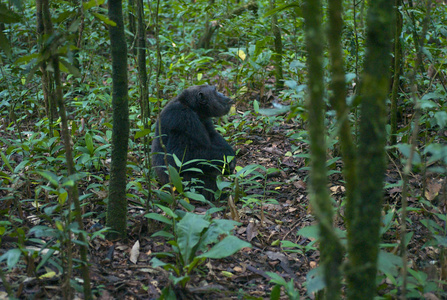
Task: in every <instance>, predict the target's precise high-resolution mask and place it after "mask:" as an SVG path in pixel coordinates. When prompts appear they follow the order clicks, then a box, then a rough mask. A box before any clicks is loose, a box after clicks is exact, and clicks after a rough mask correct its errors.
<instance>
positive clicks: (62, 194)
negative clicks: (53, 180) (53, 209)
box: [58, 189, 68, 205]
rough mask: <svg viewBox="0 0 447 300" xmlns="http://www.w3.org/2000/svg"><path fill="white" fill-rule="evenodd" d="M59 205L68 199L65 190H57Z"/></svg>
mask: <svg viewBox="0 0 447 300" xmlns="http://www.w3.org/2000/svg"><path fill="white" fill-rule="evenodd" d="M58 198H59V204H61V205H64V203H65V201H66V200H67V198H68V192H67V191H66V190H65V189H59V195H58Z"/></svg>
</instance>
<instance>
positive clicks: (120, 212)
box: [107, 0, 129, 239]
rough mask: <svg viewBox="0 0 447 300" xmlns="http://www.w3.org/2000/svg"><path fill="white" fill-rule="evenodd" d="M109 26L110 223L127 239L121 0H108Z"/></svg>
mask: <svg viewBox="0 0 447 300" xmlns="http://www.w3.org/2000/svg"><path fill="white" fill-rule="evenodd" d="M108 5H109V6H108V8H109V19H110V20H112V21H113V22H115V23H116V25H115V26H109V35H110V45H111V52H112V81H113V88H112V109H113V116H112V117H113V130H112V163H111V170H110V183H109V200H108V203H107V226H108V227H110V228H111V232H110V233H109V235H108V237H109V238H110V239H116V238H121V239H126V237H127V236H126V229H127V226H126V220H127V219H126V216H127V199H126V182H127V178H126V169H127V150H128V143H129V106H128V94H127V47H126V39H125V36H124V22H123V9H122V0H109V4H108Z"/></svg>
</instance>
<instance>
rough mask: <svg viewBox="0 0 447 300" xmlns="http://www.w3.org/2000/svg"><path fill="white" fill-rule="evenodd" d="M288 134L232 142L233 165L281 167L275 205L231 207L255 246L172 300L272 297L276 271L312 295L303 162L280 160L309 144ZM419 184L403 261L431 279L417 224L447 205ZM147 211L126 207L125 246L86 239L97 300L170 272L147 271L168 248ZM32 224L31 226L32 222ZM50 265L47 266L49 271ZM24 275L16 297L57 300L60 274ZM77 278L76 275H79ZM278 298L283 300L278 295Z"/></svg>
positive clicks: (90, 225)
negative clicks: (304, 232) (134, 256)
mask: <svg viewBox="0 0 447 300" xmlns="http://www.w3.org/2000/svg"><path fill="white" fill-rule="evenodd" d="M289 130H294V131H297V130H301V129H300V128H298V126H297V125H296V124H291V123H285V122H284V123H282V124H280V125H279V126H278V127H273V128H272V130H271V131H270V132H269V133H268V134H262V133H259V134H253V133H251V134H247V136H245V138H246V139H247V140H251V141H252V142H251V143H250V144H241V145H236V148H237V149H239V153H238V157H237V164H238V165H239V166H246V165H249V164H260V165H263V166H265V167H266V168H270V167H274V168H278V169H280V170H281V171H280V172H278V173H274V174H272V176H270V177H269V179H268V180H269V181H271V182H273V181H274V182H281V184H275V185H273V187H274V190H275V191H276V192H277V193H275V194H271V195H268V197H269V198H274V199H276V200H277V202H278V204H264V205H263V206H262V207H260V206H255V207H254V208H253V209H251V208H249V207H248V206H245V207H244V206H243V203H237V204H236V206H237V208H238V211H239V216H240V220H239V221H240V223H241V225H240V226H239V227H237V228H236V229H235V235H236V236H238V237H239V238H241V239H242V240H245V241H249V242H250V243H251V244H252V246H253V247H252V248H244V249H242V250H241V251H239V252H237V253H236V254H234V255H232V256H230V257H227V258H225V259H218V260H209V261H207V262H206V264H205V265H203V266H201V267H200V268H199V269H198V272H196V273H194V274H192V275H191V281H190V283H189V284H188V286H187V289H183V290H180V289H179V290H177V291H176V292H177V294H176V296H177V298H178V299H182V298H183V299H224V298H226V299H266V298H269V297H270V294H271V290H272V287H273V284H272V283H269V281H270V278H269V276H268V275H267V274H266V272H276V273H277V274H279V275H281V276H282V277H283V278H284V279H285V280H286V281H290V280H291V279H293V281H294V285H295V288H296V289H297V290H299V292H300V295H301V296H304V297H305V298H313V295H309V294H307V292H306V291H307V287H306V275H307V274H308V273H309V271H311V270H312V269H314V268H316V267H317V266H318V262H319V252H318V251H317V250H316V248H315V247H316V246H317V245H315V244H314V245H312V244H310V245H309V243H311V242H312V241H311V240H312V239H311V238H306V237H303V236H301V235H298V234H297V231H298V230H300V229H302V228H304V227H307V226H309V225H313V224H315V223H316V222H315V218H314V217H313V215H312V212H311V208H310V205H309V199H308V195H307V191H306V176H307V170H306V168H304V167H306V160H305V158H303V157H293V156H289V155H286V153H287V152H289V151H291V150H292V143H293V144H294V145H295V146H298V147H299V148H301V149H302V151H303V153H306V152H307V144H305V143H304V142H299V141H296V140H291V139H290V138H288V137H287V132H288V131H289ZM300 143H302V144H300ZM389 158H390V159H389V167H388V170H387V172H386V178H385V181H386V182H387V183H390V184H393V183H397V182H398V181H399V180H400V179H401V174H400V170H401V168H402V167H401V165H400V163H398V162H396V160H395V159H392V157H391V156H390V157H389ZM341 167H342V165H341V163H340V162H338V163H336V164H334V166H332V167H331V168H332V169H333V170H336V171H340V170H341ZM303 168H304V169H303ZM133 176H140V175H138V174H134V175H133ZM423 181H424V179H423V177H422V175H420V174H412V176H411V178H410V190H411V193H410V194H411V195H420V194H424V193H425V195H424V198H426V201H432V202H433V201H438V202H439V203H436V205H424V204H423V203H422V202H420V201H418V200H417V199H416V198H415V197H410V198H409V207H410V212H409V219H410V222H408V226H409V228H408V231H411V232H413V236H412V238H411V241H410V242H409V246H408V252H409V261H410V265H411V266H412V268H414V269H420V270H423V271H424V272H426V273H427V274H429V276H435V277H436V276H438V275H437V274H439V264H431V263H430V262H432V261H439V257H440V253H439V251H438V250H437V249H438V248H434V247H431V246H430V245H426V243H427V242H428V241H429V239H430V234H429V232H428V230H427V228H426V227H424V226H421V225H420V224H421V223H420V221H419V220H420V219H423V218H425V217H426V216H427V215H431V214H432V213H437V212H440V211H441V212H444V213H445V211H446V203H445V201H441V200H439V199H440V198H441V197H440V196H439V195H438V194H440V193H441V192H442V191H441V187H442V186H444V183H443V182H442V181H441V180H440V179H438V178H432V177H430V175H429V174H428V175H426V176H425V182H426V185H425V187H424V189H425V192H422V191H423V184H422V182H423ZM328 187H329V189H330V192H331V195H332V199H333V200H334V201H335V202H334V203H337V206H340V205H341V204H342V200H343V197H344V192H345V188H344V183H343V179H342V175H341V173H340V172H335V173H333V174H332V175H330V176H329V180H328ZM85 188H86V187H83V186H80V194H81V195H82V194H84V193H85V192H86V191H84V190H83V189H85ZM401 191H402V190H401V187H399V186H398V187H393V188H390V189H387V190H386V194H385V201H384V205H385V207H386V210H385V211H387V212H390V211H391V212H396V211H397V210H398V209H399V208H400V202H399V201H400V195H401ZM0 192H1V191H0ZM254 192H256V191H254ZM258 193H259V191H258ZM1 196H2V197H3V195H1ZM101 198H105V195H98V201H96V202H95V201H90V203H89V204H87V205H86V206H84V209H85V211H90V212H104V211H105V206H104V203H103V201H102V199H101ZM442 198H443V197H442ZM100 200H101V201H100ZM27 205H29V209H28V207H26V206H27ZM194 205H196V210H195V212H196V213H199V214H202V213H204V212H205V211H206V209H207V208H209V207H207V206H205V205H201V204H200V203H194ZM216 205H217V206H223V207H225V209H224V210H223V211H221V212H218V213H216V214H215V215H214V217H215V218H222V219H230V211H229V208H228V206H227V204H226V203H216ZM31 206H32V203H31V202H24V203H23V207H22V212H23V214H24V219H25V220H27V217H29V216H30V215H32V213H31V212H32V211H33V209H32V207H31ZM415 207H417V208H419V210H418V211H417V212H412V211H411V208H415ZM2 209H4V208H2ZM145 213H146V211H145V210H144V208H142V207H141V205H140V204H138V203H135V202H132V201H130V202H129V214H128V224H129V225H128V229H129V232H128V238H129V240H128V242H126V243H112V242H109V241H106V240H103V239H99V238H96V239H94V240H93V241H91V242H90V254H89V255H90V256H89V257H90V263H91V266H90V275H91V280H92V284H93V287H94V289H95V291H96V295H97V296H98V299H156V298H158V297H159V296H160V291H161V289H162V288H163V287H164V286H166V285H167V284H168V282H169V279H168V277H169V274H168V273H167V272H166V271H165V270H163V269H161V268H153V267H152V266H151V263H150V260H151V259H152V257H153V255H152V254H154V253H157V252H171V251H172V250H171V246H170V245H169V244H167V243H166V242H165V241H164V239H162V238H160V237H156V238H153V237H151V234H152V233H153V232H156V231H157V230H160V229H162V225H160V224H157V223H156V222H155V224H156V226H158V228H152V230H151V231H152V232H148V226H147V224H148V219H146V218H145V217H143V216H144V214H145ZM396 219H397V218H393V221H392V222H390V223H389V224H388V225H387V227H388V228H387V231H386V232H385V233H384V235H383V243H384V244H387V245H388V248H386V249H385V250H386V251H388V252H392V253H396V254H398V253H399V241H398V237H399V232H398V228H399V225H398V222H397V220H396ZM85 220H86V223H85V224H84V225H85V228H87V229H90V230H94V228H97V223H104V219H101V220H98V219H88V218H86V219H85ZM437 221H440V220H437ZM437 223H439V224H442V223H441V222H437ZM334 225H335V226H336V227H338V228H340V229H342V230H344V225H343V207H342V208H341V209H339V210H337V215H336V217H335V220H334ZM30 227H32V225H31V224H30ZM284 240H287V241H290V242H292V243H295V244H297V245H300V247H301V250H298V248H295V249H290V248H289V250H298V251H295V252H288V251H284V248H281V243H280V241H284ZM137 241H139V244H140V255H139V257H138V261H137V262H136V263H132V262H130V260H129V253H130V251H131V249H132V247H133V245H134V244H135V243H136V242H137ZM12 247H15V246H14V245H13V244H12V243H8V241H3V244H2V247H1V253H4V251H5V250H7V249H10V248H12ZM76 249H77V248H76ZM112 251H113V252H112ZM1 253H0V254H1ZM172 262H174V261H172ZM35 263H36V264H37V263H38V262H35ZM48 268H50V269H51V266H48ZM47 271H48V269H47ZM26 272H27V269H26V268H15V269H14V270H13V271H12V272H9V273H7V275H6V276H7V280H8V281H9V282H10V283H19V288H18V289H19V290H20V292H19V298H33V299H42V298H46V299H50V298H59V297H60V296H59V295H61V294H60V291H61V290H60V277H58V276H56V277H52V278H40V279H36V278H35V277H33V276H30V275H29V274H28V275H27V274H26ZM76 276H77V278H79V274H77V275H76ZM381 287H382V288H381V293H385V292H387V291H389V288H388V282H387V280H385V279H384V280H383V282H382V284H381ZM0 290H2V288H0ZM281 295H282V298H283V299H286V298H287V297H286V296H285V294H284V291H282V292H281Z"/></svg>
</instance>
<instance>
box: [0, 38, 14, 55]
mask: <svg viewBox="0 0 447 300" xmlns="http://www.w3.org/2000/svg"><path fill="white" fill-rule="evenodd" d="M0 48H1V49H3V51H4V52H5V54H6V56H7V57H8V58H9V59H11V57H12V56H11V46H10V45H9V41H8V39H7V38H6V35H5V34H4V33H3V31H0Z"/></svg>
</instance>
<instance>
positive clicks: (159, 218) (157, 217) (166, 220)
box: [144, 213, 172, 225]
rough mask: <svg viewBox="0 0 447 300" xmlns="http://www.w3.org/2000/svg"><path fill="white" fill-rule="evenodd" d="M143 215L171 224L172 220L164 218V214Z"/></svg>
mask: <svg viewBox="0 0 447 300" xmlns="http://www.w3.org/2000/svg"><path fill="white" fill-rule="evenodd" d="M144 217H145V218H149V219H152V220H156V221H159V222H163V223H166V224H169V225H172V221H171V220H170V219H168V218H166V217H165V216H162V215H159V214H156V213H148V214H145V215H144Z"/></svg>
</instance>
